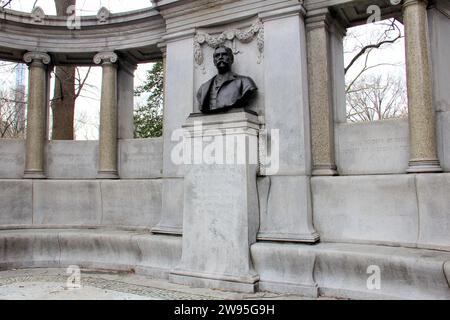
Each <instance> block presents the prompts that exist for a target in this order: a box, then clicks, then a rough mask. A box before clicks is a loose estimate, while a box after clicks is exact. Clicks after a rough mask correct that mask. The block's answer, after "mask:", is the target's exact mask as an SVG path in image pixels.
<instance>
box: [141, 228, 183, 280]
mask: <svg viewBox="0 0 450 320" xmlns="http://www.w3.org/2000/svg"><path fill="white" fill-rule="evenodd" d="M133 240H134V241H135V242H136V243H137V245H138V247H139V249H140V250H141V252H142V255H141V257H140V260H139V261H138V263H137V266H136V271H137V272H138V273H141V274H147V275H151V276H155V277H158V278H164V279H167V278H168V277H169V271H170V270H172V269H173V268H175V267H176V265H177V264H178V262H179V261H180V258H181V247H182V244H181V241H182V238H181V237H177V236H166V235H152V236H149V235H147V234H145V235H136V236H133Z"/></svg>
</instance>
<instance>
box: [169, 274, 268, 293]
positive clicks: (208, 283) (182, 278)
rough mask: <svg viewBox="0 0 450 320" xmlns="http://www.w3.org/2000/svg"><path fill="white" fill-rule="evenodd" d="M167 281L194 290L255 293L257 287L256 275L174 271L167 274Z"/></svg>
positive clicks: (257, 279)
mask: <svg viewBox="0 0 450 320" xmlns="http://www.w3.org/2000/svg"><path fill="white" fill-rule="evenodd" d="M169 281H170V282H172V283H176V284H181V285H187V286H191V287H196V288H209V289H220V290H230V291H236V292H244V293H255V292H256V291H258V287H259V276H258V275H247V276H240V277H238V276H225V275H213V274H207V273H200V272H191V271H185V270H174V271H172V272H171V273H170V274H169Z"/></svg>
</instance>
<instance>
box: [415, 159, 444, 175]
mask: <svg viewBox="0 0 450 320" xmlns="http://www.w3.org/2000/svg"><path fill="white" fill-rule="evenodd" d="M406 172H407V173H433V172H435V173H436V172H442V168H441V165H440V163H439V160H411V161H409V165H408V169H407V170H406Z"/></svg>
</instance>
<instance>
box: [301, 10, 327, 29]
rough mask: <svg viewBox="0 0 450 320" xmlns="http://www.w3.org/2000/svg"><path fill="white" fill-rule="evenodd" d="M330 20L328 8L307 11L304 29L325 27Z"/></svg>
mask: <svg viewBox="0 0 450 320" xmlns="http://www.w3.org/2000/svg"><path fill="white" fill-rule="evenodd" d="M331 22H332V20H331V15H330V11H329V10H328V8H323V9H317V10H312V11H308V12H307V13H306V19H305V23H306V29H307V30H311V29H316V28H327V29H328V27H329V26H330V24H331Z"/></svg>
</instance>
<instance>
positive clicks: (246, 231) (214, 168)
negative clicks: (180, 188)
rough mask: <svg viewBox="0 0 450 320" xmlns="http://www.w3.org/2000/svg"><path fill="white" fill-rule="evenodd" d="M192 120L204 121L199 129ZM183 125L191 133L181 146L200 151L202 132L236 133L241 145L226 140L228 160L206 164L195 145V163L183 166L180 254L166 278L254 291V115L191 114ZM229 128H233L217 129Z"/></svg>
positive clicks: (256, 218) (215, 134)
mask: <svg viewBox="0 0 450 320" xmlns="http://www.w3.org/2000/svg"><path fill="white" fill-rule="evenodd" d="M196 121H202V122H203V127H197V126H196V125H195V123H196ZM185 127H186V130H188V132H189V134H188V133H187V134H186V139H185V142H184V143H185V150H187V149H188V148H189V147H190V146H191V145H192V144H193V145H194V146H195V145H200V149H199V150H200V151H201V152H202V151H203V147H202V141H203V139H204V137H205V136H212V137H213V138H214V137H219V138H222V137H224V136H225V137H227V138H234V137H237V138H238V139H237V140H239V138H242V141H243V143H242V144H241V146H240V147H239V146H238V147H236V146H234V145H232V146H229V145H228V144H227V147H226V148H225V158H226V159H229V162H226V163H223V162H222V163H220V162H218V163H212V164H210V163H207V160H205V159H203V161H199V162H196V161H195V159H197V157H196V155H197V153H198V152H197V153H196V152H195V150H196V148H195V147H194V154H193V158H191V159H190V160H191V161H192V160H193V161H194V162H192V164H189V165H187V166H186V175H185V178H184V183H185V189H184V190H185V191H184V211H183V252H182V257H181V261H180V264H179V265H178V266H177V267H176V268H175V269H174V270H173V271H172V272H171V278H170V279H171V281H174V282H176V283H181V284H188V283H190V284H192V285H200V286H206V287H217V288H233V289H235V290H239V291H244V292H248V291H253V290H254V289H255V283H256V282H257V280H258V276H257V275H256V273H255V272H254V270H253V266H252V262H251V258H250V250H249V248H250V245H251V244H253V243H254V242H256V233H257V230H258V226H259V214H258V198H257V190H256V174H257V162H256V161H255V162H253V163H252V162H251V160H250V159H257V157H256V155H257V139H258V128H259V122H258V118H257V116H255V115H253V114H249V113H247V112H235V113H225V114H222V115H211V116H201V117H190V118H189V119H188V121H187V124H186V126H185ZM227 127H229V128H232V129H230V131H225V132H223V131H222V130H221V129H223V128H227ZM214 129H215V131H213V130H214ZM252 146H253V148H252ZM205 149H206V148H205ZM202 154H204V153H203V152H202ZM231 158H232V159H234V161H231V160H230V159H231ZM222 159H224V158H222ZM239 159H240V160H242V162H240V161H239ZM231 230H232V231H231Z"/></svg>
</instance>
